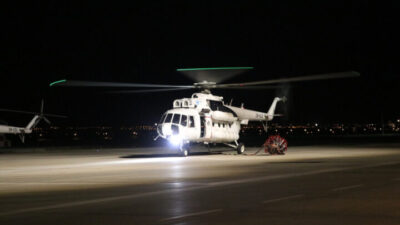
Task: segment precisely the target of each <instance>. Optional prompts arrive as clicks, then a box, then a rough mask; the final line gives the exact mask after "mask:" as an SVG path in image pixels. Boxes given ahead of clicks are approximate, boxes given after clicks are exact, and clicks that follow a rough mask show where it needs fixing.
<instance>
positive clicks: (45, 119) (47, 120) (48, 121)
mask: <svg viewBox="0 0 400 225" xmlns="http://www.w3.org/2000/svg"><path fill="white" fill-rule="evenodd" d="M42 118H43V120H44V121H45V122H46V123H47V124H49V125H50V124H51V122H50V120H49V119H47V118H46V117H44V116H43V117H42Z"/></svg>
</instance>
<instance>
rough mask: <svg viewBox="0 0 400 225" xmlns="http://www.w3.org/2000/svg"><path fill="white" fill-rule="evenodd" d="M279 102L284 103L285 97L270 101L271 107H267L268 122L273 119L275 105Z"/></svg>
mask: <svg viewBox="0 0 400 225" xmlns="http://www.w3.org/2000/svg"><path fill="white" fill-rule="evenodd" d="M280 101H282V102H286V97H285V96H284V97H282V98H279V97H275V98H274V101H272V104H271V106H270V107H269V110H268V112H267V117H268V120H272V119H273V118H274V114H275V109H276V104H278V102H280Z"/></svg>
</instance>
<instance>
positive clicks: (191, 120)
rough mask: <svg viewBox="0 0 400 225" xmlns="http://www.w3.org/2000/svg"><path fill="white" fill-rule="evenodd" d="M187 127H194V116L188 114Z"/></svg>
mask: <svg viewBox="0 0 400 225" xmlns="http://www.w3.org/2000/svg"><path fill="white" fill-rule="evenodd" d="M189 127H194V117H193V116H189Z"/></svg>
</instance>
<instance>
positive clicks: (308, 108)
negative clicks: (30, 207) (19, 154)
mask: <svg viewBox="0 0 400 225" xmlns="http://www.w3.org/2000/svg"><path fill="white" fill-rule="evenodd" d="M228 3H229V4H228ZM84 4H85V3H79V4H78V5H75V4H73V3H59V2H53V3H47V2H46V3H45V2H36V3H31V5H25V6H24V7H16V6H13V5H12V4H11V5H10V6H11V7H9V9H8V7H6V8H7V9H8V12H7V13H5V14H3V16H4V18H3V23H4V28H3V29H4V35H2V37H1V42H0V43H1V45H2V52H1V53H0V76H1V82H0V95H1V97H0V98H1V103H2V104H1V107H0V108H10V109H18V110H27V111H38V109H39V107H40V101H41V99H42V98H44V99H45V101H46V103H45V104H46V112H49V113H58V114H63V115H67V116H69V118H68V119H67V120H66V121H59V120H58V119H57V120H55V123H60V124H71V125H74V124H79V125H91V124H93V125H96V124H98V125H102V124H110V125H115V126H119V125H124V124H128V125H129V124H138V123H145V124H152V123H154V122H157V121H158V120H159V118H160V117H161V115H162V114H163V113H164V112H165V111H166V110H167V109H169V108H171V106H172V101H173V100H174V99H176V98H183V97H189V96H190V95H191V94H192V93H193V92H192V91H181V92H170V93H154V94H135V95H107V94H104V93H103V92H102V90H103V89H95V88H86V89H78V88H70V89H68V88H49V86H48V85H49V83H50V82H53V81H55V80H59V79H62V78H67V79H75V80H91V81H115V82H136V83H160V84H192V81H191V80H189V79H187V78H186V77H184V76H183V75H181V74H180V73H179V72H176V69H177V68H188V67H216V66H253V67H254V68H255V69H254V70H251V71H248V72H246V73H244V74H242V75H239V76H237V77H235V78H233V79H231V80H229V81H226V82H230V81H232V82H234V81H241V82H243V81H256V80H266V79H273V78H280V77H284V76H301V75H312V74H320V73H330V72H341V71H349V70H353V71H358V72H360V74H361V77H359V78H351V79H339V80H334V81H333V80H332V81H312V82H301V83H294V84H292V85H291V86H290V87H291V89H290V93H289V95H288V98H289V101H288V103H287V105H286V106H282V105H281V106H279V108H278V111H280V112H285V111H286V114H287V117H286V119H285V121H287V122H293V123H302V122H307V121H308V122H314V121H320V122H321V123H323V122H326V123H334V122H380V121H381V120H385V121H387V120H390V119H397V118H399V117H400V105H399V104H397V101H398V100H397V99H398V90H397V86H398V83H399V81H400V78H399V76H397V74H398V72H399V69H398V68H397V67H396V65H395V63H396V59H397V53H398V46H399V44H398V35H397V34H396V27H397V22H396V17H397V16H396V13H397V10H396V7H395V6H396V5H398V4H397V3H396V2H392V3H388V4H385V5H380V4H374V3H369V2H364V1H335V2H333V3H326V2H318V1H315V2H314V3H308V4H305V3H300V2H296V1H292V2H290V3H286V4H285V3H281V2H268V3H264V4H251V3H247V2H241V3H233V2H230V1H229V2H228V1H218V2H213V1H203V2H196V3H193V2H186V3H182V4H173V3H167V2H157V3H156V2H150V3H127V4H126V5H118V4H116V3H115V4H112V3H107V4H102V3H96V4H89V3H88V4H87V5H84ZM213 93H214V94H216V95H221V96H224V98H225V102H229V101H230V99H231V98H233V99H234V105H240V104H241V103H242V102H243V103H244V104H245V107H246V108H250V109H255V110H260V111H266V110H267V108H268V107H269V104H270V103H271V102H272V99H273V97H275V95H280V94H282V93H281V91H280V90H276V91H274V90H272V91H271V90H266V91H225V90H215V91H213ZM0 118H1V119H3V120H7V122H9V124H13V125H14V124H16V125H17V124H18V123H22V122H23V121H25V120H26V119H24V118H27V120H29V118H28V117H26V116H23V115H15V114H7V113H1V114H0ZM22 120H23V121H22ZM26 122H28V121H26ZM24 123H25V122H24ZM18 125H24V124H18Z"/></svg>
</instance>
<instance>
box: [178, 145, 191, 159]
mask: <svg viewBox="0 0 400 225" xmlns="http://www.w3.org/2000/svg"><path fill="white" fill-rule="evenodd" d="M179 155H180V156H182V157H186V156H188V155H189V147H188V145H187V144H181V145H180V146H179Z"/></svg>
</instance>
